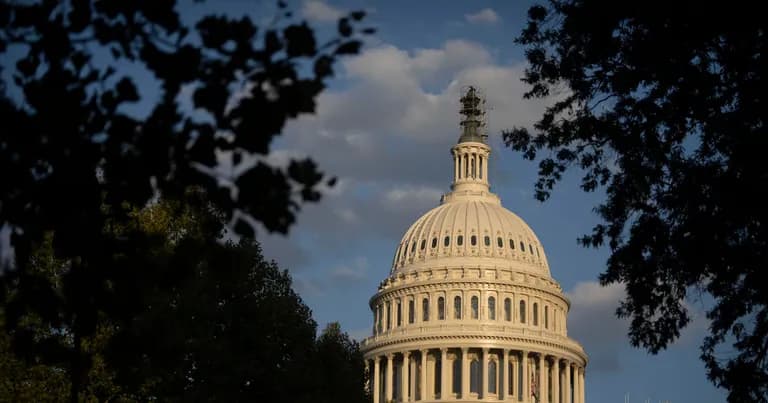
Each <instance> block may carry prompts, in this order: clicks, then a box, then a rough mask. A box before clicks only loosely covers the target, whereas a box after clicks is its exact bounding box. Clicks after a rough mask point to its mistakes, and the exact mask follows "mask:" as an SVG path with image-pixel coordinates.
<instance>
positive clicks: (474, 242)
mask: <svg viewBox="0 0 768 403" xmlns="http://www.w3.org/2000/svg"><path fill="white" fill-rule="evenodd" d="M469 240H470V243H471V244H472V246H475V245H477V236H475V235H472V237H470V238H469Z"/></svg>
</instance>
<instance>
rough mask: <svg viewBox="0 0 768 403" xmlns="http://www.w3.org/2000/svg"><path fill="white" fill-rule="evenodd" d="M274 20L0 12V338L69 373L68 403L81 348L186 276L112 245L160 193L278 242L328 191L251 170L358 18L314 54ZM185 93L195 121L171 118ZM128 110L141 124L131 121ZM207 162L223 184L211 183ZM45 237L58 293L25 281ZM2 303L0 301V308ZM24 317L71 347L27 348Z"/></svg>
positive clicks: (297, 28) (68, 8) (87, 0)
mask: <svg viewBox="0 0 768 403" xmlns="http://www.w3.org/2000/svg"><path fill="white" fill-rule="evenodd" d="M279 10H280V11H279V12H280V13H281V14H280V15H279V16H278V18H276V19H275V21H274V22H273V23H272V24H271V25H270V26H269V27H267V28H265V29H259V28H258V27H257V26H255V25H254V24H253V22H252V21H251V20H250V19H249V18H248V17H243V18H239V19H238V18H230V17H225V16H218V15H209V16H205V17H203V18H201V19H200V20H199V21H197V22H196V24H195V25H194V27H187V26H185V25H184V23H183V22H182V21H181V19H180V18H179V14H178V11H177V8H176V2H175V0H155V1H111V0H109V1H107V0H68V1H49V0H43V1H38V2H0V57H2V60H3V61H2V63H0V69H3V70H4V71H2V72H3V74H4V75H3V77H11V80H12V82H6V81H2V82H1V83H0V121H2V122H3V130H2V131H0V176H1V180H0V227H2V226H9V227H10V228H12V230H13V234H12V238H11V242H12V245H13V248H14V252H15V257H16V260H15V268H14V270H12V271H11V270H10V269H9V268H0V269H4V271H3V272H1V273H2V277H3V278H2V279H3V283H4V284H6V285H8V284H15V285H16V286H17V288H16V289H15V292H16V296H15V297H14V299H13V303H12V304H11V305H9V306H8V307H6V308H7V309H6V318H5V319H6V320H5V322H6V323H5V325H6V329H8V331H13V332H14V345H15V346H16V348H17V349H18V350H19V352H21V353H24V354H27V355H33V356H35V357H37V358H39V359H42V360H43V361H44V362H49V363H53V362H58V363H61V362H67V363H68V365H69V375H70V376H71V383H72V390H73V395H72V397H71V399H72V400H73V401H74V400H75V399H77V391H78V390H80V383H81V382H82V378H83V376H84V374H85V373H87V371H88V368H89V367H90V365H91V361H92V357H91V356H90V355H89V354H87V353H86V352H85V351H84V349H83V346H82V343H83V340H84V339H87V338H88V337H89V336H92V335H94V334H95V332H96V329H97V328H98V326H99V324H100V323H101V321H102V318H104V317H106V318H109V319H110V320H114V321H123V322H124V323H132V322H131V321H134V320H135V316H136V315H137V314H138V313H139V312H141V309H143V308H144V305H143V301H142V299H141V298H142V296H143V294H141V292H135V291H137V290H151V289H153V288H155V287H159V288H163V289H168V288H170V287H171V286H172V285H174V284H175V283H174V282H175V281H178V279H179V278H182V277H183V276H181V275H182V274H184V273H182V271H183V270H187V269H188V268H189V267H190V266H188V265H187V264H188V263H191V262H178V261H171V262H158V261H157V260H153V256H147V255H141V252H142V251H147V250H151V249H152V247H154V246H153V245H154V242H157V239H154V238H151V237H147V236H144V235H142V234H133V233H131V234H125V233H121V232H120V231H112V230H111V227H120V226H123V225H125V223H127V222H130V220H131V217H130V213H131V211H133V208H134V207H135V206H139V207H140V206H144V205H146V203H147V202H148V201H149V200H150V199H151V198H152V197H153V195H155V194H158V193H159V194H162V195H163V197H166V198H168V199H171V200H184V199H185V197H187V196H188V195H187V193H186V192H187V190H188V189H189V188H190V187H197V188H199V189H202V190H203V191H204V192H205V194H206V195H207V196H206V198H207V199H208V200H209V202H210V203H212V204H214V205H216V206H217V209H218V210H219V211H221V212H222V213H223V215H224V217H223V218H224V219H225V220H226V221H228V222H232V224H233V228H234V229H235V230H236V231H237V232H239V233H240V234H242V235H245V236H249V237H252V236H253V233H254V232H253V228H252V227H251V225H249V224H248V223H247V220H245V219H243V218H241V217H251V218H252V219H254V220H255V221H257V222H260V223H261V224H263V225H264V227H265V228H266V229H267V230H269V231H278V232H283V233H284V232H286V231H287V230H288V228H289V227H290V225H291V224H292V223H293V222H294V220H295V215H296V213H297V212H298V210H299V208H300V206H301V204H302V203H304V202H314V201H317V200H318V199H319V198H320V193H319V191H318V188H319V186H321V185H322V184H323V182H324V181H325V180H326V179H325V177H324V175H323V174H322V173H321V172H319V171H318V169H317V167H316V165H315V163H314V162H313V161H311V160H310V159H305V160H297V161H292V162H290V164H289V166H287V167H277V166H272V165H270V164H269V163H268V162H266V161H265V159H264V158H263V156H264V155H266V154H268V152H269V150H270V144H271V142H272V140H273V139H274V138H275V136H277V135H279V134H280V131H281V130H282V128H283V126H284V125H285V123H286V121H287V120H288V119H291V118H295V117H296V116H297V115H299V114H301V113H312V112H314V108H315V98H316V96H317V95H318V94H319V93H320V92H321V91H322V90H323V88H324V81H325V80H326V79H327V78H328V77H329V76H331V75H332V74H333V69H332V66H333V64H334V62H335V60H336V59H337V58H338V57H339V56H340V55H345V54H350V53H355V52H357V50H358V49H359V46H360V40H361V39H360V38H361V35H364V34H367V33H370V32H371V31H370V30H369V29H363V30H359V29H358V26H357V24H358V23H359V21H360V20H361V19H362V18H363V16H364V14H363V13H361V12H355V13H351V14H350V15H349V16H348V17H345V18H344V19H343V20H342V21H340V22H339V29H338V37H336V38H331V39H329V40H328V41H326V42H319V41H318V40H317V38H316V37H315V34H314V31H313V30H312V29H311V28H310V27H309V26H308V25H307V24H306V23H304V22H300V21H294V20H292V18H291V13H290V12H289V11H287V10H285V6H284V4H282V3H281V2H279ZM17 56H18V57H17ZM14 58H16V59H14ZM11 60H16V61H15V66H11V64H12V63H11ZM142 69H146V70H147V71H149V72H150V73H151V75H152V76H153V77H154V80H155V83H156V84H157V86H158V88H159V94H158V95H157V97H156V98H155V97H154V96H152V95H151V94H152V91H145V90H148V89H151V88H149V87H152V86H153V85H154V84H152V83H150V84H147V83H146V80H143V81H142V74H140V73H138V72H139V71H141V70H142ZM190 92H191V101H192V103H193V105H194V108H195V109H194V110H189V108H182V107H180V100H183V99H184V98H185V97H187V94H189V93H190ZM147 94H150V95H147ZM136 106H141V107H147V108H148V109H149V111H148V113H147V114H146V116H138V115H139V114H137V113H131V112H130V111H131V110H132V109H131V108H132V107H134V110H135V109H136V108H135V107H136ZM246 157H250V158H246ZM221 158H229V159H231V165H233V166H234V168H233V169H232V170H230V172H231V173H230V174H225V173H222V172H223V171H222V170H220V169H219V170H217V169H216V168H217V166H218V165H219V164H218V161H220V160H221ZM254 160H256V161H257V162H255V163H250V162H248V161H254ZM332 182H333V180H332V179H331V180H328V181H327V182H326V183H328V184H332ZM233 221H234V222H233ZM49 233H52V234H55V236H54V238H53V250H54V254H55V256H56V257H57V258H58V259H62V260H63V261H65V262H66V267H65V269H64V271H63V273H62V274H61V275H60V276H57V277H56V281H58V282H60V284H61V288H58V287H57V286H55V285H54V284H52V282H51V279H49V278H46V277H44V276H40V275H38V274H35V273H33V272H31V271H30V270H28V267H27V266H28V264H29V262H30V257H31V256H32V253H33V251H34V250H35V249H36V248H38V247H40V244H41V242H42V240H43V237H44V234H49ZM0 253H3V252H2V251H0ZM190 256H195V254H194V251H190ZM137 265H145V266H137ZM152 265H154V266H152ZM136 267H142V268H143V270H135V268H136ZM169 267H170V268H171V269H172V270H171V271H170V272H168V271H164V270H165V269H167V268H169ZM152 269H157V272H158V273H165V275H167V277H164V278H163V277H156V276H155V275H153V274H150V273H152ZM161 269H162V270H161ZM174 270H175V271H174ZM154 282H157V283H154ZM8 292H9V291H8V289H7V288H5V287H0V299H2V300H5V299H6V297H7V295H6V294H7V293H8ZM27 314H34V315H36V316H38V317H39V318H40V320H41V321H42V322H44V323H46V324H48V325H49V326H51V327H52V328H58V329H64V330H66V332H68V333H70V334H71V337H72V340H71V343H69V344H67V343H60V342H57V341H55V340H47V339H46V340H43V341H41V340H38V339H36V338H35V337H33V336H32V335H31V334H28V333H26V332H25V331H24V328H23V326H21V325H20V318H23V317H24V316H25V315H27ZM20 326H21V327H20ZM64 330H62V331H64ZM54 334H56V333H54Z"/></svg>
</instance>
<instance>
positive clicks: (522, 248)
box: [520, 241, 525, 252]
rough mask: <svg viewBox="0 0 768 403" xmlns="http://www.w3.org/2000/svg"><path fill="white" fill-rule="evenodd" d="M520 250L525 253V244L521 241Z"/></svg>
mask: <svg viewBox="0 0 768 403" xmlns="http://www.w3.org/2000/svg"><path fill="white" fill-rule="evenodd" d="M520 250H521V251H523V252H525V244H524V243H523V241H520Z"/></svg>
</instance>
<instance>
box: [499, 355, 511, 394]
mask: <svg viewBox="0 0 768 403" xmlns="http://www.w3.org/2000/svg"><path fill="white" fill-rule="evenodd" d="M503 351H504V352H503V354H502V355H501V368H500V369H501V371H499V373H500V374H501V385H500V387H499V399H501V400H503V399H506V398H507V397H508V396H509V395H510V393H509V389H510V388H511V387H512V386H511V385H510V384H509V378H510V376H509V350H507V349H506V348H505V349H504V350H503Z"/></svg>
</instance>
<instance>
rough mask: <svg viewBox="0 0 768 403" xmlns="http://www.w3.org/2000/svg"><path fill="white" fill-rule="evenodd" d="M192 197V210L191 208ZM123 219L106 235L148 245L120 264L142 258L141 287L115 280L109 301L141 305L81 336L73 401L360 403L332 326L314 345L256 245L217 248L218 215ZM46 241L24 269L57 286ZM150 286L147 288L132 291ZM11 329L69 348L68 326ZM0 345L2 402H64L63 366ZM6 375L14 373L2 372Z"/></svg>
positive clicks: (196, 211)
mask: <svg viewBox="0 0 768 403" xmlns="http://www.w3.org/2000/svg"><path fill="white" fill-rule="evenodd" d="M196 198H197V200H200V203H191V201H192V200H195V199H196ZM130 215H131V217H132V218H133V219H132V220H131V221H130V222H129V223H128V224H127V225H123V226H112V227H111V230H112V231H114V232H116V233H118V234H120V235H121V236H129V235H130V234H132V233H133V232H140V233H142V234H143V235H144V236H145V238H144V240H143V241H142V243H146V244H147V245H149V246H151V248H147V249H140V250H137V251H136V252H134V253H132V254H130V255H126V257H125V259H127V262H126V266H127V267H128V266H130V265H131V264H132V263H137V260H136V258H135V257H134V256H140V257H141V259H142V260H141V261H140V262H139V263H142V264H137V265H135V266H133V270H134V271H135V272H136V273H135V274H134V275H133V278H137V279H140V281H136V282H135V284H136V287H126V286H125V283H124V282H120V283H119V284H123V285H122V286H121V287H120V289H119V290H116V291H115V292H116V293H118V294H119V295H121V296H126V297H127V296H128V295H129V294H131V293H138V294H139V296H140V298H135V297H134V298H132V301H134V303H136V304H139V306H137V307H134V308H133V309H132V310H131V312H133V313H132V316H131V317H130V318H119V317H118V316H116V315H113V316H107V315H104V316H102V317H101V318H99V325H100V326H99V329H98V331H97V332H96V333H95V335H94V336H90V337H84V338H83V352H84V354H85V356H86V357H87V358H88V359H89V360H90V361H91V363H92V365H90V366H89V368H90V369H89V370H88V371H86V372H84V373H83V374H82V377H81V379H80V381H79V388H80V399H81V400H84V401H107V400H109V401H147V400H159V401H227V402H230V401H295V402H316V401H318V399H319V400H321V401H329V402H331V401H333V402H338V401H349V402H363V401H364V400H365V395H364V389H363V385H364V370H363V359H362V354H361V353H360V350H359V347H358V345H357V343H356V342H354V341H352V340H350V339H349V337H348V336H347V335H346V334H345V333H343V332H342V331H341V328H340V326H339V325H338V324H332V325H329V327H328V328H327V329H326V330H325V331H324V332H323V333H322V335H321V336H319V337H318V338H317V339H316V337H315V334H316V329H317V326H316V324H315V322H314V321H313V320H312V317H311V311H310V310H309V308H308V307H307V306H306V305H305V304H304V303H303V302H302V300H301V298H300V297H299V296H298V295H297V294H296V293H295V292H294V291H293V289H292V288H291V278H290V276H289V275H288V273H287V272H286V271H282V270H280V269H279V268H278V266H277V264H275V263H274V262H267V261H265V260H264V258H263V256H262V254H261V249H260V247H259V245H258V244H257V243H255V242H254V241H249V240H247V239H246V240H243V241H241V242H239V243H233V242H221V240H220V235H221V233H222V232H221V231H222V229H223V224H222V223H221V220H222V214H221V213H219V212H218V211H217V210H215V209H213V208H212V207H211V206H210V205H209V204H206V202H205V199H204V198H203V197H201V195H200V194H197V196H195V194H194V193H191V194H188V196H187V201H185V202H177V201H168V200H163V201H161V202H159V203H157V204H153V205H151V206H149V207H146V208H144V209H141V210H136V211H134V212H133V213H131V214H130ZM130 236H131V237H132V238H135V239H138V238H139V237H138V236H136V235H130ZM46 239H47V240H48V242H46V243H44V244H43V245H41V247H40V248H38V249H37V250H36V253H35V254H34V255H33V256H34V258H35V260H34V262H33V263H32V264H30V266H29V267H30V270H32V271H36V272H40V274H41V275H42V276H43V277H46V278H48V279H50V281H51V282H52V283H54V284H57V283H58V279H60V278H61V277H60V275H61V273H60V271H61V270H62V268H66V265H65V264H63V262H61V261H57V260H56V259H55V258H54V257H53V250H52V247H51V245H52V240H53V237H47V238H46ZM149 240H152V241H149ZM145 247H146V246H145ZM148 277H151V278H148ZM147 284H154V285H155V286H154V287H151V288H148V287H140V286H146V285H147ZM11 285H12V286H9V287H7V289H9V290H10V292H9V293H8V295H9V300H10V301H8V302H7V303H6V305H7V306H11V307H12V306H13V304H14V301H15V300H16V298H17V297H18V296H19V294H18V293H17V292H16V291H17V290H18V289H19V286H23V285H25V284H24V283H22V282H16V283H14V284H11ZM56 290H57V291H58V290H59V289H58V288H57V289H56ZM0 313H2V311H0ZM116 318H117V319H116ZM0 319H1V317H0ZM118 319H119V320H118ZM18 321H19V325H18V326H17V327H16V328H15V330H14V332H16V333H18V332H26V333H27V334H31V335H33V340H36V341H38V342H40V343H38V344H45V345H48V346H51V348H53V349H55V350H64V351H66V349H67V347H70V348H71V344H72V343H73V337H72V332H71V329H70V328H69V327H68V326H67V325H66V323H65V324H64V325H60V326H58V327H55V326H54V325H53V324H51V323H47V322H42V321H40V320H39V319H38V317H36V316H35V315H33V314H29V313H27V314H26V315H24V316H23V317H21V318H19V319H18ZM54 335H55V336H54ZM9 336H16V334H13V333H11V334H10V335H8V336H6V335H5V334H3V337H2V338H0V375H2V376H0V379H3V381H2V382H0V401H3V400H5V399H8V400H10V401H32V400H35V401H40V400H46V401H61V400H64V399H65V398H66V396H67V393H68V392H69V388H68V386H69V378H70V376H69V374H70V371H71V370H72V368H71V367H70V366H68V365H67V364H68V362H67V360H66V358H64V359H62V360H60V362H50V359H49V360H48V361H43V360H41V359H40V358H39V357H38V356H37V354H34V353H31V354H29V350H27V349H22V351H24V352H27V353H28V354H27V355H26V356H23V357H16V356H15V355H14V354H12V352H11V351H10V344H11V341H12V340H14V338H12V337H9ZM15 340H16V341H17V342H18V341H22V342H23V341H24V340H25V339H24V338H20V337H17V338H15ZM11 373H14V374H19V375H18V376H12V377H11V376H6V375H4V374H11Z"/></svg>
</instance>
